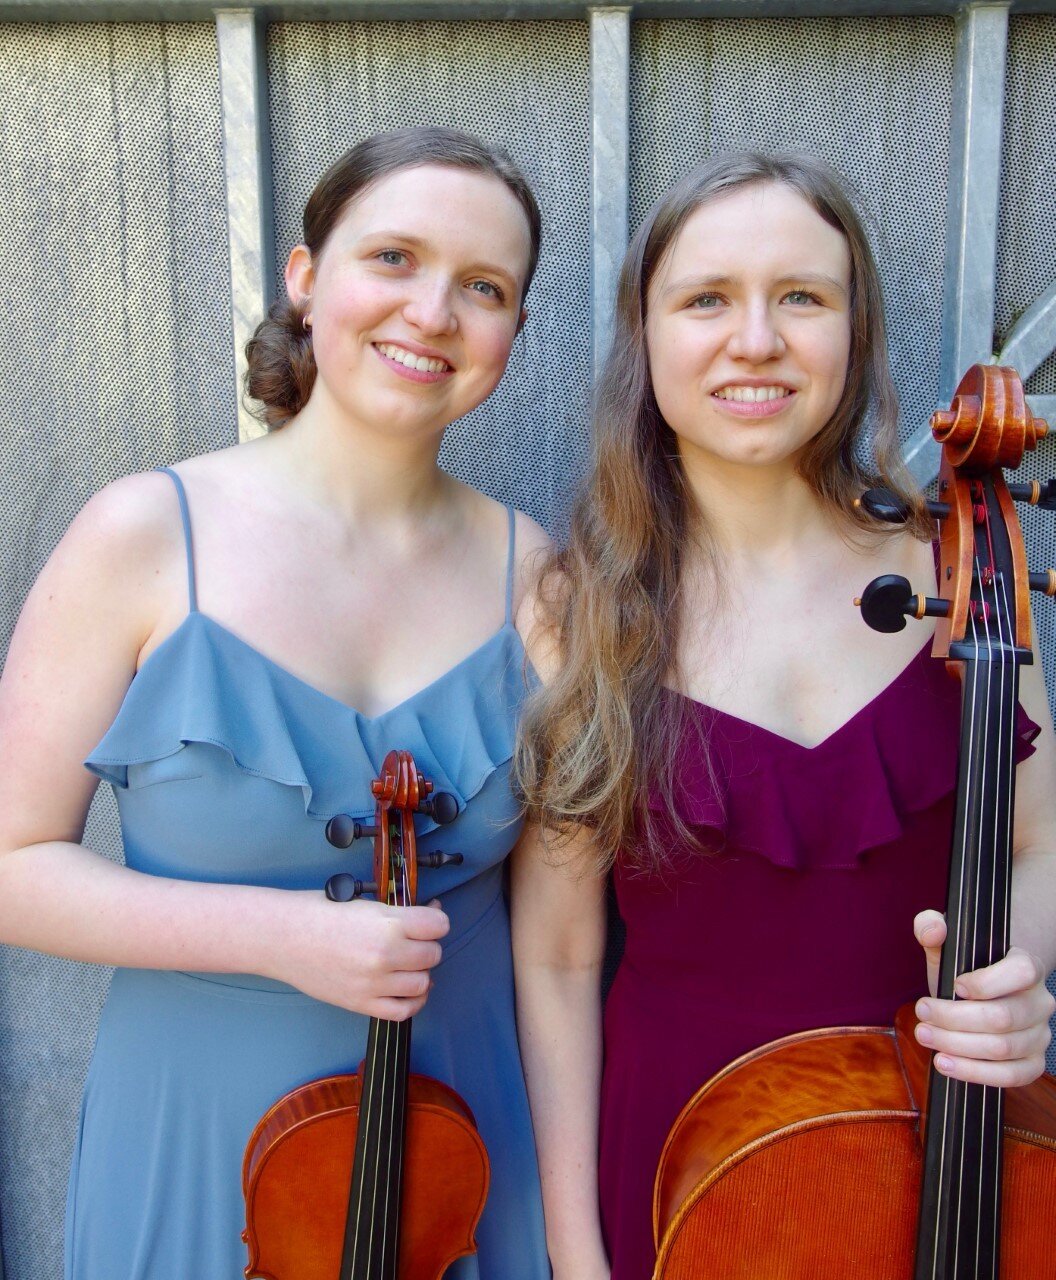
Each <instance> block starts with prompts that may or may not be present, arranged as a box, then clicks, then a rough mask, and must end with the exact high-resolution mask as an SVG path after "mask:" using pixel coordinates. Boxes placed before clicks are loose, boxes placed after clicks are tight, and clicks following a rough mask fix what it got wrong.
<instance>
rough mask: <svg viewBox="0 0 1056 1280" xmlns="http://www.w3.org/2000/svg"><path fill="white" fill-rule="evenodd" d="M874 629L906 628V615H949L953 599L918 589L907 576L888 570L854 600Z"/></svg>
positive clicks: (934, 616) (913, 616)
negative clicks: (911, 584)
mask: <svg viewBox="0 0 1056 1280" xmlns="http://www.w3.org/2000/svg"><path fill="white" fill-rule="evenodd" d="M854 603H855V604H856V605H857V606H858V607H859V608H860V609H861V611H862V617H863V618H864V619H865V621H866V622H867V623H868V625H869V626H870V627H872V629H873V630H874V631H902V630H904V628H905V625H906V618H907V617H908V618H918V619H919V618H925V617H932V618H945V617H946V616H947V615H948V614H949V612H950V602H949V601H948V600H940V599H937V598H936V597H935V596H926V595H923V594H921V593H917V592H914V591H913V590H912V589H911V587H910V585H909V580H908V579H907V578H903V577H902V576H901V575H899V574H896V573H885V574H884V575H883V576H882V577H879V578H874V579H873V580H872V582H870V583H869V585H868V586H867V587H866V589H865V590H864V591H863V592H862V594H861V595H860V596H859V597H858V599H857V600H855V602H854Z"/></svg>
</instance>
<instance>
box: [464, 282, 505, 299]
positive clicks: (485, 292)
mask: <svg viewBox="0 0 1056 1280" xmlns="http://www.w3.org/2000/svg"><path fill="white" fill-rule="evenodd" d="M469 287H470V288H471V289H472V290H473V292H474V293H479V294H480V295H481V297H483V298H495V299H497V300H498V301H499V302H501V301H502V300H503V298H504V294H503V292H502V290H501V289H500V288H499V286H498V285H497V284H492V282H491V281H490V280H474V281H473V282H472V283H471V284H470V286H469Z"/></svg>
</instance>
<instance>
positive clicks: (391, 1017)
mask: <svg viewBox="0 0 1056 1280" xmlns="http://www.w3.org/2000/svg"><path fill="white" fill-rule="evenodd" d="M424 1004H425V996H418V997H416V998H415V999H409V1000H403V999H392V998H390V997H386V996H382V997H381V998H380V999H377V1000H372V1001H370V1003H369V1005H368V1006H367V1009H366V1011H365V1012H366V1013H367V1014H368V1015H369V1016H370V1017H371V1018H381V1020H382V1021H383V1022H406V1021H407V1019H408V1018H413V1017H414V1015H415V1014H416V1013H418V1012H419V1011H420V1010H421V1008H422V1006H423V1005H424Z"/></svg>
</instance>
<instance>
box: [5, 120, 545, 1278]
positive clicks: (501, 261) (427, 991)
mask: <svg viewBox="0 0 1056 1280" xmlns="http://www.w3.org/2000/svg"><path fill="white" fill-rule="evenodd" d="M304 225H305V236H304V243H303V244H301V245H299V246H298V247H297V248H295V249H294V251H293V253H292V254H291V256H290V260H289V264H288V266H287V269H286V286H287V292H288V295H289V297H288V300H287V301H283V302H281V303H279V304H277V305H276V307H275V308H273V311H272V314H271V316H270V318H269V319H268V320H267V321H265V323H264V324H263V325H262V326H261V328H260V329H259V330H258V333H257V336H256V337H255V339H254V341H253V343H252V344H251V346H250V353H249V354H250V365H251V367H250V375H249V390H250V392H251V394H252V395H254V396H256V397H258V398H259V399H260V400H261V401H262V402H263V405H264V411H265V414H266V417H267V420H268V422H269V424H270V425H271V427H272V428H273V429H272V431H271V433H270V434H269V435H268V436H266V437H265V438H264V439H262V440H260V441H256V442H253V443H252V444H247V445H240V446H239V447H237V448H235V449H229V450H225V451H222V452H219V453H215V454H211V455H209V456H206V457H200V458H193V459H189V460H187V461H186V462H184V463H181V464H180V465H179V467H178V468H176V469H175V470H173V471H170V472H169V474H167V475H159V474H156V473H155V474H148V475H138V476H131V477H128V478H127V479H123V480H120V481H118V482H117V483H116V484H113V485H111V486H109V487H108V488H107V489H105V490H104V491H103V492H102V493H100V494H99V495H98V496H97V497H96V498H94V499H93V500H92V501H91V502H90V503H89V504H88V506H87V507H86V509H85V510H84V511H83V512H82V514H81V515H80V516H79V517H78V518H77V520H76V521H75V522H74V524H73V526H72V527H71V529H70V531H69V533H68V534H67V535H66V537H65V538H64V540H63V542H62V544H61V545H60V546H59V548H58V549H57V550H56V552H55V554H54V556H53V557H52V559H51V561H50V562H49V564H48V565H47V567H46V568H45V570H44V572H43V573H42V575H41V577H40V579H39V581H38V583H37V585H36V587H35V588H34V590H33V592H32V593H31V595H30V597H29V599H28V601H27V604H26V607H25V611H24V613H23V615H22V619H21V621H20V623H19V627H18V630H17V632H16V634H15V637H14V641H13V643H12V646H11V652H10V658H9V661H8V666H7V670H6V673H5V676H4V680H3V684H2V687H0V725H2V728H0V752H2V765H0V792H2V800H0V936H2V937H3V939H4V940H5V941H7V942H11V943H14V944H15V945H18V946H25V947H34V948H39V949H41V950H46V951H51V952H54V953H57V954H60V955H64V956H70V957H73V958H75V959H79V960H86V961H91V962H95V963H101V964H112V965H116V966H118V968H117V972H116V974H115V976H114V980H113V984H112V987H111V990H110V994H109V996H108V999H107V1002H106V1006H105V1008H104V1011H103V1015H102V1022H101V1026H100V1030H99V1036H98V1041H97V1044H96V1049H95V1054H94V1057H93V1061H92V1065H91V1069H90V1071H89V1076H88V1081H87V1086H86V1093H85V1100H84V1107H83V1111H82V1117H81V1126H80V1133H79V1137H78V1142H77V1148H76V1151H75V1157H74V1168H73V1173H72V1177H71V1182H70V1195H69V1203H68V1214H67V1259H66V1276H67V1280H102V1277H108V1278H111V1277H112V1278H113V1280H190V1278H191V1277H195V1278H196V1280H236V1277H240V1276H241V1275H242V1271H243V1268H244V1267H245V1264H246V1251H245V1247H244V1245H243V1244H242V1242H241V1239H240V1233H241V1230H242V1227H243V1226H244V1222H245V1219H244V1206H243V1204H242V1190H241V1163H242V1154H243V1150H244V1148H245V1145H246V1141H247V1139H248V1138H249V1135H250V1133H251V1132H252V1130H253V1127H254V1125H255V1123H256V1122H257V1120H258V1119H259V1117H260V1116H261V1115H262V1113H263V1112H264V1111H266V1110H267V1109H268V1107H270V1106H271V1104H272V1103H274V1102H275V1101H277V1100H278V1099H279V1098H280V1097H281V1096H282V1095H283V1094H285V1093H286V1092H288V1091H289V1090H290V1089H292V1088H294V1087H295V1086H297V1085H300V1084H302V1083H305V1082H306V1081H308V1080H311V1079H314V1078H317V1077H320V1076H326V1075H331V1074H334V1073H339V1072H348V1071H351V1070H354V1069H355V1067H356V1065H357V1064H358V1062H359V1061H360V1059H361V1058H362V1057H363V1051H364V1043H365V1039H366V1031H367V1023H368V1019H369V1017H370V1016H377V1017H380V1018H384V1019H389V1020H400V1019H404V1018H407V1017H409V1016H410V1015H411V1014H414V1015H416V1020H415V1028H414V1037H413V1049H412V1069H414V1070H418V1071H422V1072H424V1073H426V1074H430V1075H433V1076H436V1077H438V1078H440V1079H441V1080H443V1081H445V1082H446V1083H447V1084H449V1085H450V1086H451V1087H453V1088H454V1089H455V1090H456V1091H458V1092H459V1093H460V1094H461V1095H462V1097H463V1098H464V1099H465V1100H466V1102H467V1103H468V1104H469V1106H470V1108H471V1109H472V1110H473V1112H474V1113H475V1116H476V1119H477V1122H478V1125H479V1129H480V1131H481V1134H482V1137H483V1139H484V1142H485V1144H486V1146H487V1147H488V1150H489V1152H490V1156H491V1171H492V1180H491V1192H490V1196H489V1200H488V1203H487V1206H486V1208H485V1210H484V1216H483V1218H482V1220H481V1222H480V1225H479V1228H478V1230H477V1239H478V1242H479V1253H478V1254H477V1255H476V1256H475V1257H472V1258H466V1259H463V1260H461V1261H460V1262H458V1263H456V1264H455V1265H454V1266H453V1267H452V1268H451V1269H450V1270H449V1272H448V1274H449V1276H451V1277H456V1276H457V1277H458V1278H459V1280H477V1277H484V1278H485V1280H490V1278H491V1277H496V1276H502V1277H503V1278H504V1280H512V1278H513V1277H518V1278H521V1280H544V1277H546V1276H547V1275H548V1274H549V1271H548V1266H547V1260H546V1254H545V1248H544V1246H543V1240H542V1215H541V1205H540V1202H539V1188H538V1176H537V1171H536V1163H535V1154H534V1148H533V1145H532V1139H531V1128H530V1122H529V1117H528V1109H527V1099H526V1097H525V1092H524V1082H523V1077H522V1075H521V1067H520V1061H519V1057H518V1051H517V1040H516V1032H515V1028H514V1019H513V990H512V973H511V965H510V954H509V925H508V920H507V915H506V907H505V901H504V897H503V891H502V884H503V869H502V863H503V861H504V858H505V855H506V854H507V852H508V851H509V849H510V846H511V845H512V844H513V842H514V839H515V838H516V833H517V829H518V828H517V823H516V819H517V816H518V808H517V804H516V801H515V800H514V798H513V796H512V793H511V790H510V786H509V781H508V772H509V766H510V756H511V753H512V749H513V736H514V724H515V720H516V716H517V713H518V709H519V704H520V701H521V699H522V697H523V695H524V682H523V674H522V668H523V650H522V647H521V641H520V638H519V636H518V632H517V629H516V626H515V615H516V611H517V609H518V607H519V604H520V597H521V585H520V584H521V564H522V562H523V560H524V558H525V556H526V555H528V554H529V553H530V551H531V550H532V548H533V547H538V546H539V545H540V543H541V542H542V541H543V538H542V535H541V533H540V531H539V530H538V529H537V528H536V527H535V526H534V525H533V524H532V522H531V521H529V520H527V519H526V518H525V517H522V516H519V515H515V513H514V512H513V511H512V509H506V508H503V507H502V506H500V505H499V504H498V503H496V502H493V501H491V500H490V499H489V498H486V497H484V496H483V495H482V494H480V493H477V492H476V491H474V490H472V489H470V488H468V487H467V486H465V485H463V484H460V483H459V482H458V481H456V480H454V479H452V478H451V477H450V476H448V475H446V474H445V473H444V472H442V471H441V470H440V469H439V467H438V466H437V453H438V450H439V448H440V443H441V440H442V438H443V434H444V431H445V429H446V428H447V427H448V426H449V425H450V424H451V423H452V422H453V421H454V420H455V419H456V418H459V417H461V416H462V415H463V414H465V413H467V412H468V411H469V410H471V409H472V408H474V407H475V406H476V405H478V404H480V403H481V401H482V400H484V399H485V398H486V397H487V396H488V395H489V394H490V393H491V391H492V390H493V389H494V388H495V386H496V384H497V383H498V381H499V379H500V377H501V376H502V373H503V370H504V368H505V366H506V362H507V359H508V358H509V355H510V350H511V347H512V345H513V341H514V337H515V335H516V333H517V332H518V330H519V328H520V326H521V325H522V323H523V322H524V319H525V311H524V298H525V294H526V292H527V289H528V285H529V283H530V281H531V277H532V272H533V270H534V268H535V264H536V259H537V255H538V250H539V229H540V217H539V210H538V208H537V205H536V202H535V200H534V198H533V196H532V194H531V192H530V190H529V189H528V186H527V184H526V182H525V180H524V178H523V177H522V176H521V174H520V172H519V171H518V170H517V168H516V167H515V166H514V165H513V163H512V161H511V160H510V159H509V157H508V156H506V155H505V153H503V152H501V151H497V150H494V149H492V148H490V147H488V146H486V145H484V144H483V143H481V142H479V141H477V140H476V139H474V138H471V137H468V136H466V135H464V134H460V133H456V132H454V131H451V130H445V129H412V130H406V131H402V132H398V133H393V134H384V135H379V136H376V137H373V138H370V139H368V140H366V141H365V142H363V143H361V144H359V145H358V146H357V147H355V148H353V150H352V151H350V152H349V153H348V154H347V155H345V156H343V157H342V158H341V159H340V160H338V161H337V163H336V164H335V165H334V166H333V167H332V168H331V169H330V170H329V171H328V172H327V173H326V174H324V176H323V177H322V178H321V180H320V182H319V184H318V186H317V187H316V190H315V191H314V193H313V194H312V197H311V199H310V200H309V201H308V205H307V208H306V210H305V220H304ZM426 637H427V642H426V641H425V639H424V638H426ZM394 748H400V749H405V750H409V751H411V752H412V754H413V755H414V757H415V760H416V762H417V764H418V766H419V768H420V769H421V770H422V771H423V773H424V774H425V775H426V776H427V777H429V778H430V779H431V780H432V781H433V782H434V784H435V785H436V787H437V789H438V790H443V791H448V792H451V793H453V795H454V796H455V797H456V799H457V801H458V809H459V813H458V816H457V818H456V820H455V822H454V825H453V827H452V828H451V829H450V830H449V831H447V832H446V833H445V847H448V848H450V847H451V846H450V845H449V844H448V843H447V842H449V841H451V840H453V841H454V847H455V848H457V849H458V850H460V851H461V852H462V854H463V856H464V862H463V864H462V865H461V866H460V867H448V868H445V869H444V870H443V871H442V872H439V871H437V872H431V871H429V870H424V871H423V873H422V878H421V882H420V890H421V892H420V899H421V900H422V901H423V902H426V901H427V900H428V899H430V898H432V897H433V896H434V895H435V894H437V893H442V894H443V895H444V897H443V901H444V905H443V909H441V908H440V906H439V903H438V902H436V901H432V902H428V905H422V906H418V907H411V908H400V909H398V910H396V909H393V908H391V907H388V906H386V905H384V904H381V903H377V902H371V901H358V902H353V903H349V904H335V903H332V902H328V901H327V900H326V899H325V897H324V895H323V884H324V882H325V881H326V880H327V878H328V877H329V876H330V875H332V874H333V873H335V872H338V871H343V870H352V871H354V872H356V873H357V874H361V875H362V874H363V873H364V871H365V870H366V866H367V863H363V864H362V865H363V870H360V869H359V867H357V865H356V859H355V856H354V855H355V853H356V850H355V849H353V850H352V851H351V855H353V856H350V852H348V851H344V850H338V849H334V848H331V847H330V845H329V844H328V843H327V841H326V839H325V836H324V829H325V826H326V821H327V819H328V818H329V817H331V816H332V815H334V814H336V813H339V812H345V813H351V814H353V815H354V816H356V817H358V818H365V819H368V820H369V818H370V817H371V816H372V815H373V803H374V802H373V797H372V795H371V790H370V783H371V779H372V778H373V777H374V776H375V775H376V772H377V770H378V768H379V766H380V764H381V761H382V760H383V758H384V756H385V755H386V753H387V752H388V751H389V750H391V749H394ZM86 759H87V764H88V770H90V771H91V772H88V771H86V770H85V769H84V767H83V765H82V761H85V760H86ZM100 777H101V778H104V779H106V780H107V781H109V782H111V783H113V785H114V786H115V789H116V793H117V799H118V805H119V808H120V811H121V821H122V831H123V835H124V842H125V854H126V863H127V865H125V866H116V865H114V864H113V863H111V862H109V861H108V860H107V859H106V858H103V857H101V856H99V855H98V854H97V853H94V852H92V851H91V850H89V849H86V848H85V847H83V845H82V844H81V839H82V833H83V830H84V822H85V816H86V814H87V810H88V805H89V803H90V801H91V798H92V794H93V791H94V789H95V786H96V785H97V782H98V779H99V778H100ZM435 827H436V824H435V823H434V822H432V821H427V820H425V819H421V820H419V822H418V829H419V833H420V836H421V844H422V852H428V851H429V850H430V849H435V847H436V844H437V833H436V831H435ZM356 848H362V849H363V850H367V849H368V848H369V845H368V842H363V843H362V845H361V846H356ZM363 856H365V855H363V854H361V855H360V858H362V857H363ZM367 862H368V863H369V857H368V859H367ZM367 874H368V875H369V872H368V873H367Z"/></svg>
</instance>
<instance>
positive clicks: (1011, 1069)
mask: <svg viewBox="0 0 1056 1280" xmlns="http://www.w3.org/2000/svg"><path fill="white" fill-rule="evenodd" d="M932 1061H933V1063H934V1065H935V1069H936V1070H937V1071H939V1072H941V1073H942V1074H943V1075H944V1076H950V1077H952V1078H953V1079H956V1080H967V1081H970V1082H971V1083H973V1084H992V1085H996V1086H997V1087H998V1088H1001V1089H1016V1088H1019V1087H1020V1086H1021V1085H1025V1084H1030V1083H1031V1082H1032V1081H1033V1080H1037V1079H1038V1077H1039V1076H1040V1075H1041V1074H1042V1072H1043V1071H1044V1070H1045V1055H1044V1054H1036V1055H1034V1056H1032V1057H1029V1058H1021V1059H1019V1060H1018V1061H1016V1062H983V1061H980V1060H978V1059H976V1058H958V1057H952V1056H950V1055H949V1054H945V1053H939V1054H936V1055H935V1057H934V1058H933V1059H932Z"/></svg>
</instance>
